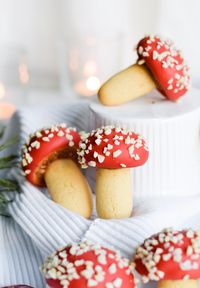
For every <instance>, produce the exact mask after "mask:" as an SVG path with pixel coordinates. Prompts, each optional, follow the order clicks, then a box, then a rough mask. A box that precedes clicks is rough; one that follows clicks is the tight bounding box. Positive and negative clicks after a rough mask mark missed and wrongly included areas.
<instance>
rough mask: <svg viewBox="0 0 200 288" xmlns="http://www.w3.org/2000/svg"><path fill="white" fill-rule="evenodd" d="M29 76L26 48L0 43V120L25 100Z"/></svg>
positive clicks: (5, 118) (7, 117)
mask: <svg viewBox="0 0 200 288" xmlns="http://www.w3.org/2000/svg"><path fill="white" fill-rule="evenodd" d="M29 78H30V75H29V69H28V64H27V54H26V50H25V49H24V48H23V47H21V46H15V45H13V46H4V45H0V121H6V120H8V119H9V118H10V117H11V116H12V114H13V113H14V111H15V110H16V108H17V107H19V106H21V105H23V104H25V103H26V102H27V94H28V93H27V89H28V84H29Z"/></svg>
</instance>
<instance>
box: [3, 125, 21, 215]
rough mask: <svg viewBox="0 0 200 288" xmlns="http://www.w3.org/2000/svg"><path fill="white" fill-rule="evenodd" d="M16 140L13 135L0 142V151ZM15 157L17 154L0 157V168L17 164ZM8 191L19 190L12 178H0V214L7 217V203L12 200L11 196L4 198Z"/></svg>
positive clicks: (7, 167)
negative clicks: (2, 142)
mask: <svg viewBox="0 0 200 288" xmlns="http://www.w3.org/2000/svg"><path fill="white" fill-rule="evenodd" d="M3 131H4V129H3V130H1V131H0V138H1V137H2V136H3ZM16 142H17V138H16V137H13V138H12V139H10V140H9V141H7V142H6V143H4V144H1V145H0V152H2V151H4V150H6V149H7V148H9V147H10V146H12V145H13V144H16ZM17 158H18V157H17V155H9V156H4V157H0V170H3V169H9V168H12V167H15V166H17ZM8 192H19V185H18V183H17V182H16V181H15V180H13V179H9V178H0V215H2V216H7V217H8V216H9V214H8V212H7V207H8V203H9V202H11V201H13V198H10V200H8V199H7V198H6V196H5V194H6V193H8ZM13 195H15V194H13Z"/></svg>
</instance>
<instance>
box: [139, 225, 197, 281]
mask: <svg viewBox="0 0 200 288" xmlns="http://www.w3.org/2000/svg"><path fill="white" fill-rule="evenodd" d="M134 263H135V267H136V270H137V271H138V272H139V273H140V274H141V275H142V276H143V277H144V279H143V280H144V281H145V282H148V281H149V280H155V281H159V280H161V279H165V280H182V279H189V278H190V279H197V278H200V233H199V232H198V231H194V230H192V229H188V230H183V231H175V230H173V229H165V230H163V231H162V232H160V233H158V234H156V235H153V236H151V237H150V238H148V239H146V240H145V241H144V243H143V244H142V245H141V246H139V247H138V248H137V250H136V254H135V256H134Z"/></svg>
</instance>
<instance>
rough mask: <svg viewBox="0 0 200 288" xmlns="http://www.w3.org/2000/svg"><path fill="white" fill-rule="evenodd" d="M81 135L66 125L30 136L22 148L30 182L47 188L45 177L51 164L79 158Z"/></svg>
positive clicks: (23, 165) (24, 167) (53, 127)
mask: <svg viewBox="0 0 200 288" xmlns="http://www.w3.org/2000/svg"><path fill="white" fill-rule="evenodd" d="M79 142H80V135H79V134H78V133H77V132H76V130H75V128H67V127H66V124H60V125H57V126H52V127H49V128H46V129H41V130H38V131H37V132H35V133H34V134H32V135H30V138H29V139H28V141H27V143H26V144H25V145H24V146H23V147H22V169H23V170H24V173H25V176H26V178H27V180H28V181H30V182H31V183H32V184H34V185H38V186H45V183H44V180H43V175H44V173H45V170H46V168H47V166H48V164H49V163H51V162H52V161H54V160H56V159H58V158H73V159H76V158H77V154H76V151H77V148H78V144H79Z"/></svg>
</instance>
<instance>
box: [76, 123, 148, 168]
mask: <svg viewBox="0 0 200 288" xmlns="http://www.w3.org/2000/svg"><path fill="white" fill-rule="evenodd" d="M79 147H80V148H79V150H78V155H79V162H80V164H81V165H82V168H87V167H88V166H92V167H98V168H107V169H118V168H126V167H127V168H130V167H137V166H141V165H143V164H144V163H145V162H146V161H147V159H148V156H149V151H148V147H147V144H146V142H145V140H144V139H143V138H142V137H141V136H140V135H138V134H135V133H134V132H133V131H130V130H126V129H124V128H119V127H113V126H105V127H101V128H98V129H96V130H93V131H92V132H91V133H90V134H88V135H87V136H86V137H85V138H84V139H83V140H82V141H81V142H80V144H79Z"/></svg>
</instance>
